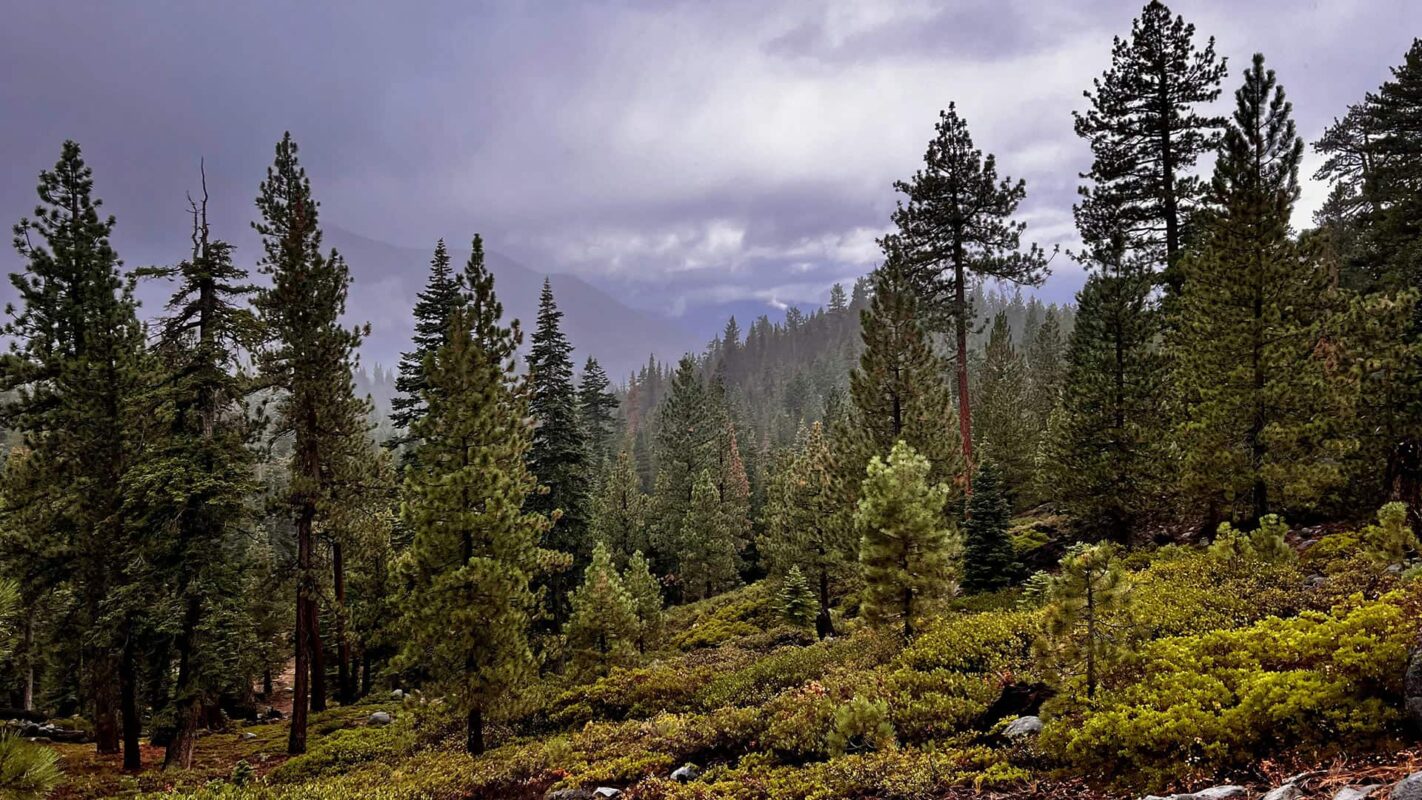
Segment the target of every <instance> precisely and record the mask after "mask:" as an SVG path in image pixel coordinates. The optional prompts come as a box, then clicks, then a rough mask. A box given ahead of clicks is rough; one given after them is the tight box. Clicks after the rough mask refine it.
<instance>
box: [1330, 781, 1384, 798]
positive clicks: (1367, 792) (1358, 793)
mask: <svg viewBox="0 0 1422 800" xmlns="http://www.w3.org/2000/svg"><path fill="white" fill-rule="evenodd" d="M1381 788H1382V784H1380V783H1370V784H1368V785H1366V786H1344V787H1343V788H1342V789H1339V790H1338V791H1336V792H1334V793H1333V800H1363V798H1364V797H1371V796H1372V794H1373V792H1376V791H1377V790H1379V789H1381Z"/></svg>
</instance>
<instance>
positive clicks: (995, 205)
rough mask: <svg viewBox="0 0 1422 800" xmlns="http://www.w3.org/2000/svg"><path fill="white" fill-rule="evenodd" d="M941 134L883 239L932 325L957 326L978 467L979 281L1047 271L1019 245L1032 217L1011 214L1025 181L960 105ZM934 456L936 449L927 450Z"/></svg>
mask: <svg viewBox="0 0 1422 800" xmlns="http://www.w3.org/2000/svg"><path fill="white" fill-rule="evenodd" d="M937 132H938V135H937V136H936V137H935V138H934V139H933V141H931V142H929V144H928V152H927V154H925V155H924V168H923V169H921V170H919V171H918V172H917V173H915V174H914V177H913V179H912V180H910V181H899V182H898V183H896V184H894V188H896V189H897V190H898V191H900V192H903V193H904V194H905V195H906V196H907V203H902V204H900V205H899V208H898V210H897V211H895V212H894V224H895V225H897V226H898V231H897V233H896V234H894V235H893V236H890V237H888V238H887V239H886V240H885V250H886V252H888V253H890V254H891V255H890V260H895V258H897V257H901V258H902V259H903V261H904V265H903V266H904V267H905V269H906V271H907V274H908V276H909V278H910V281H911V282H912V283H913V284H914V285H915V286H916V287H917V289H918V292H919V295H920V297H922V298H923V308H922V309H921V311H922V313H923V315H924V318H925V319H927V320H928V321H929V322H928V326H929V327H930V328H931V329H933V330H935V331H937V330H941V331H944V332H947V331H948V330H950V329H951V331H952V334H953V337H954V341H955V345H956V350H955V355H956V359H955V361H954V369H955V371H956V375H957V384H958V385H957V394H958V425H959V429H960V430H959V439H960V444H961V446H962V449H963V463H964V466H965V467H966V469H968V470H969V471H971V470H972V467H973V441H974V440H973V422H972V403H971V402H970V400H969V387H968V328H969V327H970V326H971V325H972V320H973V311H972V304H971V303H970V302H969V300H968V294H967V293H968V290H969V288H970V283H971V282H973V281H978V282H981V281H985V280H998V281H1009V282H1012V283H1016V284H1019V285H1026V286H1037V285H1039V284H1041V282H1042V280H1043V279H1044V277H1045V276H1046V258H1045V257H1044V255H1043V254H1042V251H1041V249H1040V248H1038V247H1037V246H1036V245H1032V246H1031V247H1029V248H1028V249H1027V250H1026V251H1023V250H1022V249H1021V246H1022V233H1023V231H1024V230H1025V229H1026V223H1023V222H1016V221H1013V219H1012V217H1013V215H1014V214H1015V213H1016V212H1017V207H1018V205H1019V204H1021V202H1022V200H1023V198H1024V197H1026V196H1027V185H1026V183H1025V182H1024V181H1021V180H1018V181H1017V182H1015V183H1014V182H1013V181H1012V180H1011V179H1010V178H1003V179H1002V180H999V179H998V177H997V159H996V157H994V156H993V155H992V154H988V155H986V156H984V155H983V152H982V151H981V150H979V149H977V148H976V147H975V146H974V145H973V138H972V135H971V134H969V132H968V124H967V122H965V121H964V120H963V118H962V117H960V116H959V115H958V111H957V108H956V107H955V106H953V105H951V104H950V105H949V106H948V110H947V111H944V112H941V113H940V115H939V121H938V125H937ZM929 458H930V460H936V459H933V456H932V455H931V454H930V455H929Z"/></svg>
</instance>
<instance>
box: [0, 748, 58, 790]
mask: <svg viewBox="0 0 1422 800" xmlns="http://www.w3.org/2000/svg"><path fill="white" fill-rule="evenodd" d="M59 779H60V773H59V757H58V756H57V755H55V752H54V751H53V750H51V749H49V748H48V747H41V746H40V745H36V744H31V743H29V742H27V741H25V740H24V739H21V738H20V737H18V736H12V735H10V734H8V733H5V734H0V797H5V798H14V800H30V798H35V800H39V798H42V797H45V796H47V795H48V794H49V793H50V792H51V791H53V790H54V788H55V787H56V786H58V785H59Z"/></svg>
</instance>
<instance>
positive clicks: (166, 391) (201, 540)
mask: <svg viewBox="0 0 1422 800" xmlns="http://www.w3.org/2000/svg"><path fill="white" fill-rule="evenodd" d="M190 205H191V207H192V216H193V229H192V243H193V249H192V254H191V255H190V257H189V258H188V259H186V260H185V261H183V262H182V263H180V264H178V265H177V266H176V267H172V268H167V269H159V270H152V271H151V272H152V273H154V274H156V275H158V276H162V277H168V278H172V279H176V280H177V282H178V287H177V289H176V291H175V292H174V293H173V296H172V298H171V299H170V300H169V302H168V311H169V314H168V316H166V317H165V318H164V319H162V320H161V321H160V322H159V324H158V330H157V333H158V341H157V346H156V356H157V362H158V364H159V365H160V366H161V370H162V377H163V380H162V382H161V383H160V384H158V385H156V386H154V387H152V388H151V389H150V390H149V391H148V392H147V393H146V396H145V397H144V399H143V407H144V408H145V409H146V411H147V414H148V416H149V417H150V418H151V420H152V427H153V430H152V431H151V432H150V434H149V437H150V444H149V447H148V449H147V451H146V452H145V453H144V457H143V463H142V465H141V466H140V467H139V468H136V469H134V470H133V471H132V472H131V474H130V475H129V476H127V480H126V482H125V487H124V488H125V492H126V494H127V495H128V500H127V502H128V503H129V505H130V508H131V509H133V510H134V513H135V514H136V516H137V517H138V521H140V522H141V523H142V525H143V527H144V529H145V530H147V531H148V536H147V537H146V542H145V545H146V546H145V547H144V548H143V551H144V552H143V556H144V558H143V563H144V564H145V565H147V570H148V573H147V574H146V576H145V577H146V579H147V580H148V581H151V582H152V583H153V584H155V585H157V586H169V585H171V586H172V598H171V600H172V602H173V604H174V605H175V607H176V609H178V610H179V621H177V622H176V623H170V624H169V626H165V627H171V628H173V629H175V630H176V631H177V635H176V638H175V651H176V652H175V654H174V656H175V660H176V662H177V663H176V667H177V670H176V684H175V685H174V687H173V691H172V697H171V700H170V702H171V704H172V718H173V720H174V729H173V731H172V732H171V734H170V735H169V740H168V747H167V753H166V755H165V757H164V761H163V763H164V767H165V768H167V767H178V768H183V769H186V768H187V767H189V766H191V765H192V758H193V748H194V745H195V744H196V737H197V727H198V723H199V721H200V719H201V716H202V712H203V709H204V708H205V707H207V706H209V705H211V704H212V703H214V702H215V701H216V699H217V695H218V692H219V691H220V690H221V689H223V688H226V687H227V686H229V685H231V682H232V680H233V676H234V675H235V674H237V673H238V668H237V667H238V665H237V664H236V663H235V654H236V652H237V651H238V650H240V649H241V647H242V646H243V645H244V644H246V637H247V635H248V634H247V631H245V630H234V629H233V628H234V626H240V625H242V624H243V621H244V614H243V611H244V609H243V608H242V606H241V603H242V600H243V590H244V588H245V587H244V586H243V583H242V582H243V575H242V572H241V568H242V566H243V565H244V563H245V556H246V553H245V543H244V542H243V535H244V525H245V523H246V518H247V508H246V504H247V497H248V495H249V494H250V493H252V492H254V491H255V489H256V485H255V480H254V478H253V475H252V472H251V469H252V461H253V458H252V456H253V454H252V452H251V450H250V449H249V448H248V446H247V444H248V442H249V440H250V438H251V435H252V433H253V431H252V430H251V429H250V427H251V426H250V425H249V424H248V421H247V418H246V413H245V412H246V409H245V407H244V402H245V401H246V398H247V395H248V393H249V392H250V391H251V384H252V382H251V377H250V375H248V374H246V373H245V371H244V368H243V364H242V359H243V357H244V355H245V354H246V353H248V352H251V349H252V348H253V347H254V346H255V345H257V344H258V335H259V331H258V329H257V326H256V320H255V318H254V317H253V315H252V313H251V311H250V310H249V309H247V308H245V307H244V306H243V305H242V300H243V299H244V298H245V297H246V296H247V295H249V294H251V292H252V291H253V287H251V286H250V285H248V284H247V283H246V280H247V272H246V270H244V269H242V268H241V267H238V266H236V265H235V264H234V263H233V261H232V247H231V245H229V244H227V243H226V242H224V241H221V240H218V239H215V238H213V237H212V235H211V231H210V228H209V226H208V221H207V188H206V179H205V178H204V182H203V192H202V199H201V200H200V201H196V200H194V201H190Z"/></svg>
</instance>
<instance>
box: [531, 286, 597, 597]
mask: <svg viewBox="0 0 1422 800" xmlns="http://www.w3.org/2000/svg"><path fill="white" fill-rule="evenodd" d="M562 320H563V312H562V311H559V310H558V305H557V303H556V302H554V300H553V284H552V283H551V282H550V281H549V280H548V279H544V281H543V291H542V293H541V294H540V295H539V299H538V324H537V327H536V328H535V329H534V331H533V340H532V346H531V348H530V349H529V353H528V375H529V382H530V385H531V394H530V399H529V412H530V414H531V416H532V418H533V445H532V447H530V448H529V450H528V469H529V471H530V472H532V473H533V475H534V477H536V478H537V479H538V482H539V484H540V485H542V486H543V487H544V490H543V491H541V492H539V493H538V494H535V495H533V496H531V497H530V498H529V501H528V502H529V506H528V508H529V511H532V512H535V513H539V514H544V515H548V516H549V517H550V518H552V519H553V520H554V522H553V527H552V528H551V529H550V530H549V532H548V534H547V536H546V537H545V541H544V542H543V546H544V547H546V548H548V549H551V550H556V551H559V552H562V553H567V554H569V555H571V556H572V557H573V563H574V564H577V565H580V564H585V563H586V559H587V558H588V555H589V550H590V542H589V541H588V536H587V532H588V528H587V525H588V517H587V505H588V467H589V464H588V448H587V440H586V439H585V438H584V432H583V428H582V422H581V420H580V419H579V416H580V415H579V410H578V395H577V391H576V389H575V388H574V385H573V360H572V352H573V347H572V345H571V344H569V343H568V337H567V336H565V335H564V334H563V327H562ZM554 512H557V514H558V515H557V516H554ZM572 578H573V576H572V575H571V574H566V573H559V574H554V575H552V576H550V577H549V579H548V599H549V601H550V602H549V608H548V610H549V613H550V615H551V618H552V621H553V623H554V624H555V625H560V624H562V622H563V621H565V620H566V619H567V614H568V607H567V596H568V590H569V588H570V587H569V586H568V583H569V582H570V581H571V580H572Z"/></svg>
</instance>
